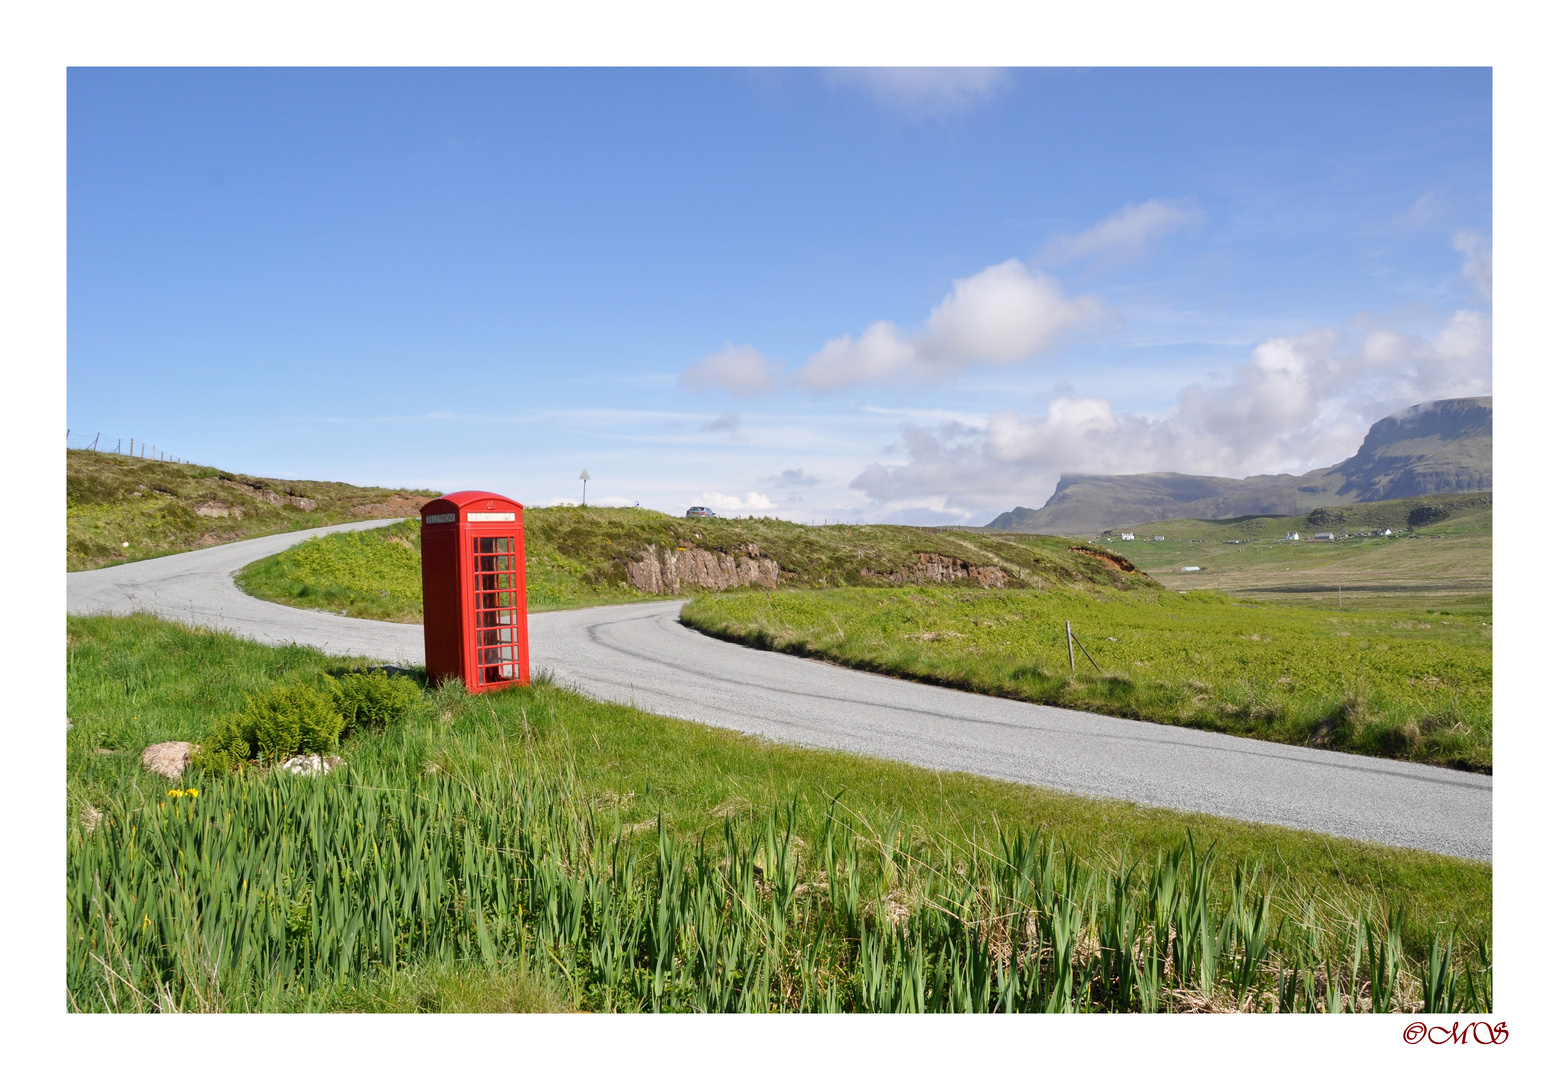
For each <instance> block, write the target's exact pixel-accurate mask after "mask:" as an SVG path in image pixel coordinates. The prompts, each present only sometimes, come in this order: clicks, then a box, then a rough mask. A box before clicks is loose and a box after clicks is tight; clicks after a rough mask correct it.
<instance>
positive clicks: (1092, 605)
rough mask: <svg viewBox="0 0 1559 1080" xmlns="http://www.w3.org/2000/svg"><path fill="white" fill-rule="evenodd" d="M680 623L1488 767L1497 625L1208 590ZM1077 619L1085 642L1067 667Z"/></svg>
mask: <svg viewBox="0 0 1559 1080" xmlns="http://www.w3.org/2000/svg"><path fill="white" fill-rule="evenodd" d="M682 620H683V621H684V622H685V623H687V624H688V625H690V626H693V627H695V628H696V629H698V630H701V631H703V632H705V633H708V634H713V635H715V636H718V637H721V638H725V639H727V640H732V641H737V642H741V643H743V644H747V645H752V646H757V647H759V648H771V649H780V650H783V651H786V652H792V653H796V654H799V655H804V656H817V657H822V658H826V659H829V660H833V661H836V662H839V663H843V664H848V665H851V666H853V667H860V668H865V669H868V670H872V671H880V672H884V673H887V674H893V675H900V676H905V677H909V678H915V679H923V680H925V681H928V682H935V683H940V684H943V685H947V686H957V687H961V688H965V689H970V690H976V691H979V692H982V693H989V694H999V695H1002V696H1006V697H1014V698H1019V699H1021V700H1025V701H1034V702H1040V703H1044V704H1052V705H1063V706H1066V707H1069V708H1077V709H1087V710H1090V711H1094V712H1103V713H1108V714H1111V715H1115V716H1126V717H1131V718H1133V719H1138V720H1151V721H1155V722H1158V723H1169V724H1184V725H1188V726H1192V727H1198V728H1204V729H1207V730H1212V731H1225V732H1229V733H1231V734H1236V735H1244V736H1252V737H1255V738H1262V739H1270V740H1273V741H1277V742H1286V743H1293V744H1309V745H1315V746H1325V747H1329V748H1332V749H1337V750H1347V751H1352V752H1355V753H1363V754H1371V755H1375V756H1379V757H1394V758H1403V759H1407V760H1412V761H1423V762H1430V763H1434V764H1440V765H1451V766H1455V767H1458V768H1464V769H1473V770H1479V771H1484V772H1487V771H1491V770H1492V768H1493V688H1494V687H1493V647H1492V646H1493V638H1492V628H1491V627H1490V626H1489V625H1487V620H1486V619H1484V618H1480V617H1479V616H1476V615H1450V614H1447V613H1445V612H1436V613H1433V614H1430V613H1427V612H1425V611H1423V610H1422V609H1420V610H1419V611H1418V612H1416V613H1406V612H1369V613H1360V612H1329V611H1319V610H1310V609H1302V608H1296V607H1288V606H1276V605H1264V604H1258V603H1249V602H1247V603H1235V602H1233V601H1231V600H1230V599H1229V598H1228V597H1225V596H1223V595H1222V594H1219V593H1214V592H1204V591H1197V592H1192V593H1187V594H1178V593H1171V592H1164V591H1154V592H1147V591H1139V592H1135V593H1108V592H1105V591H1103V590H1100V591H1098V592H1083V591H1080V590H1073V589H1046V590H1043V591H1041V590H1028V591H1025V592H1017V593H1006V592H998V591H994V590H992V591H989V592H970V591H964V592H959V593H948V592H939V591H936V590H929V589H902V590H896V591H894V592H887V591H884V590H870V589H830V590H822V591H814V592H807V593H803V592H795V591H786V592H775V593H773V594H770V595H766V596H765V595H752V594H726V595H717V596H704V597H700V598H698V599H697V600H695V601H693V602H692V603H691V604H689V605H688V606H687V607H685V608H684V609H683V612H682ZM1068 621H1070V622H1071V624H1072V628H1073V630H1074V632H1075V634H1076V637H1077V640H1078V641H1080V642H1081V646H1079V647H1078V648H1077V649H1076V651H1075V657H1076V663H1077V670H1076V672H1075V673H1074V672H1073V671H1072V670H1071V668H1070V666H1069V662H1068V655H1067V644H1066V630H1065V627H1066V624H1067V622H1068ZM1096 664H1097V667H1096V666H1095V665H1096Z"/></svg>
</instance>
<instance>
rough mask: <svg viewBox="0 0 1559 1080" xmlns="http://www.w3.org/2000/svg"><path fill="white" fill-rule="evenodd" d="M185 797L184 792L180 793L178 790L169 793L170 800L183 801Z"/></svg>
mask: <svg viewBox="0 0 1559 1080" xmlns="http://www.w3.org/2000/svg"><path fill="white" fill-rule="evenodd" d="M183 797H184V792H182V791H180V790H179V789H178V788H174V789H173V790H172V791H170V792H168V798H170V799H182V798H183Z"/></svg>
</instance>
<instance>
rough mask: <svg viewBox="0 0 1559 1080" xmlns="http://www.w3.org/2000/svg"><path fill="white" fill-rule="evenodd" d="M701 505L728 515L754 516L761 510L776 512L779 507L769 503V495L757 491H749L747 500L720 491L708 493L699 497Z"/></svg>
mask: <svg viewBox="0 0 1559 1080" xmlns="http://www.w3.org/2000/svg"><path fill="white" fill-rule="evenodd" d="M698 501H699V503H700V504H702V505H704V506H708V507H712V508H713V509H715V510H720V511H724V512H725V513H728V514H735V513H742V514H753V513H757V512H758V511H759V510H775V509H778V507H777V506H776V505H775V504H774V503H772V502H770V501H769V497H768V496H767V495H763V494H760V493H758V492H756V491H749V492H748V493H747V495H746V497H745V498H743V497H742V496H740V495H725V494H722V493H721V492H718V491H706V492H704V493H703V494H702V495H700V496H699V497H698Z"/></svg>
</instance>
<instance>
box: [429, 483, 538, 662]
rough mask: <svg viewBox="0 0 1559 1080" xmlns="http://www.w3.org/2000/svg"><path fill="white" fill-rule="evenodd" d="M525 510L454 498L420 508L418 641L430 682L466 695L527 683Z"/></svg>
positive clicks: (508, 502)
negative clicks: (454, 686)
mask: <svg viewBox="0 0 1559 1080" xmlns="http://www.w3.org/2000/svg"><path fill="white" fill-rule="evenodd" d="M524 511H525V508H524V507H523V506H521V505H520V504H519V503H517V502H515V501H514V500H513V499H506V498H504V497H503V496H502V495H494V494H493V493H492V492H490V491H457V492H454V493H453V494H450V495H445V496H444V497H443V498H441V499H434V500H433V501H432V502H430V503H428V504H427V505H426V506H424V507H423V508H422V636H423V643H424V647H425V649H426V655H427V662H428V679H429V681H431V682H434V683H441V682H443V681H444V680H445V679H450V678H455V677H459V678H460V679H462V680H464V682H465V684H466V689H467V690H470V691H472V692H478V691H483V690H497V689H499V688H501V687H505V686H524V685H526V684H527V683H529V682H530V641H529V638H528V636H527V634H526V632H525V521H524Z"/></svg>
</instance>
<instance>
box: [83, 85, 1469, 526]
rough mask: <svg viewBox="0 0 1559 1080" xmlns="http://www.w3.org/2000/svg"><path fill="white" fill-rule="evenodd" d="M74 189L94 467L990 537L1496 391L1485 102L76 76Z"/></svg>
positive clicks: (1372, 96) (1114, 89)
mask: <svg viewBox="0 0 1559 1080" xmlns="http://www.w3.org/2000/svg"><path fill="white" fill-rule="evenodd" d="M68 151H69V161H68V228H69V237H68V260H69V261H68V273H69V278H68V305H69V306H68V334H69V338H68V366H67V423H68V425H69V427H70V428H71V432H72V433H71V442H72V444H73V445H79V441H80V436H81V433H82V432H86V433H87V435H86V437H87V438H88V439H90V438H91V437H92V435H93V434H94V433H96V432H99V431H101V432H103V433H104V434H105V437H107V438H111V439H115V440H117V439H128V438H129V437H132V436H133V437H135V438H136V439H137V440H138V441H141V440H144V441H147V442H149V443H152V444H154V445H156V446H157V447H159V449H162V450H165V451H167V452H169V453H172V454H175V455H177V456H179V457H182V458H187V459H193V460H197V461H202V462H209V463H211V464H217V465H221V466H223V467H226V468H230V469H238V470H242V471H246V472H251V473H257V474H263V475H272V476H286V477H307V478H315V479H335V480H347V481H351V482H355V483H376V484H393V485H411V486H419V487H432V488H437V489H442V490H452V489H454V488H460V487H485V488H491V489H493V490H497V491H500V492H503V493H505V494H509V495H512V496H514V497H516V498H519V499H521V500H523V501H525V502H528V503H533V504H540V505H545V504H548V503H552V502H554V501H557V500H563V499H577V498H578V494H579V485H578V482H577V481H576V480H575V477H576V476H577V475H578V474H579V471H580V469H581V468H589V470H590V472H591V475H592V476H593V477H594V479H593V481H592V483H591V488H590V496H591V501H593V502H594V501H600V502H615V503H618V504H623V503H626V504H629V505H631V504H633V503H634V502H635V501H638V502H642V503H643V505H646V506H652V507H656V508H658V509H663V510H667V511H669V512H673V513H680V512H682V511H683V510H684V509H686V507H687V506H688V505H690V504H693V503H700V502H702V503H709V504H712V505H715V506H717V507H718V508H720V509H721V510H722V511H723V512H726V513H747V512H754V513H760V514H774V515H779V516H785V517H791V518H794V519H796V520H802V521H809V520H818V521H821V520H823V519H824V518H828V519H836V518H848V519H860V520H871V521H904V522H915V523H944V522H972V523H977V524H979V523H983V522H985V521H987V520H989V519H990V518H991V517H992V516H994V515H995V514H996V513H999V512H1001V511H1003V510H1007V509H1010V508H1011V507H1013V506H1014V505H1020V504H1021V505H1027V506H1038V505H1041V504H1042V503H1043V502H1044V500H1045V499H1046V498H1048V496H1049V495H1050V493H1051V491H1052V490H1053V488H1054V486H1055V481H1056V479H1057V477H1058V475H1059V474H1060V473H1062V472H1129V471H1150V470H1157V469H1174V470H1179V471H1187V472H1209V473H1218V474H1223V475H1247V474H1250V473H1255V472H1270V471H1277V470H1285V471H1294V470H1302V469H1305V468H1311V467H1316V466H1321V465H1327V464H1331V463H1333V462H1335V461H1337V460H1339V459H1341V458H1342V457H1345V456H1347V455H1348V454H1349V453H1351V452H1352V450H1353V449H1354V447H1356V445H1357V443H1358V441H1359V439H1360V438H1361V437H1362V435H1363V433H1364V430H1365V429H1366V428H1367V427H1368V425H1369V423H1370V422H1372V421H1373V420H1375V419H1378V418H1379V417H1380V416H1383V415H1386V414H1387V413H1389V412H1392V411H1395V410H1396V409H1398V408H1401V407H1404V406H1406V405H1409V404H1413V403H1415V402H1417V401H1421V400H1430V399H1432V398H1435V397H1444V396H1453V395H1460V394H1468V393H1488V392H1489V387H1490V384H1491V346H1490V340H1491V331H1490V327H1491V306H1490V301H1489V282H1490V274H1491V264H1492V258H1491V255H1490V234H1491V187H1492V162H1491V81H1490V75H1489V72H1488V71H1487V70H1486V69H1441V70H1412V69H1390V70H1378V71H1377V70H1358V69H1353V70H1271V69H1267V70H1238V69H1219V70H1205V71H1203V70H1172V69H1155V70H1119V69H1117V70H1088V71H1070V70H1064V71H1063V70H1007V71H991V70H977V71H958V70H920V71H913V70H910V71H896V70H875V71H864V72H862V71H816V70H776V69H764V70H756V71H752V70H655V69H636V70H600V69H562V70H547V69H542V70H534V69H532V70H488V69H479V70H437V69H416V70H371V69H354V70H339V71H338V70H264V69H259V70H241V69H240V70H230V69H229V70H209V69H179V70H136V69H75V70H73V71H71V73H70V76H69V80H68Z"/></svg>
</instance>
